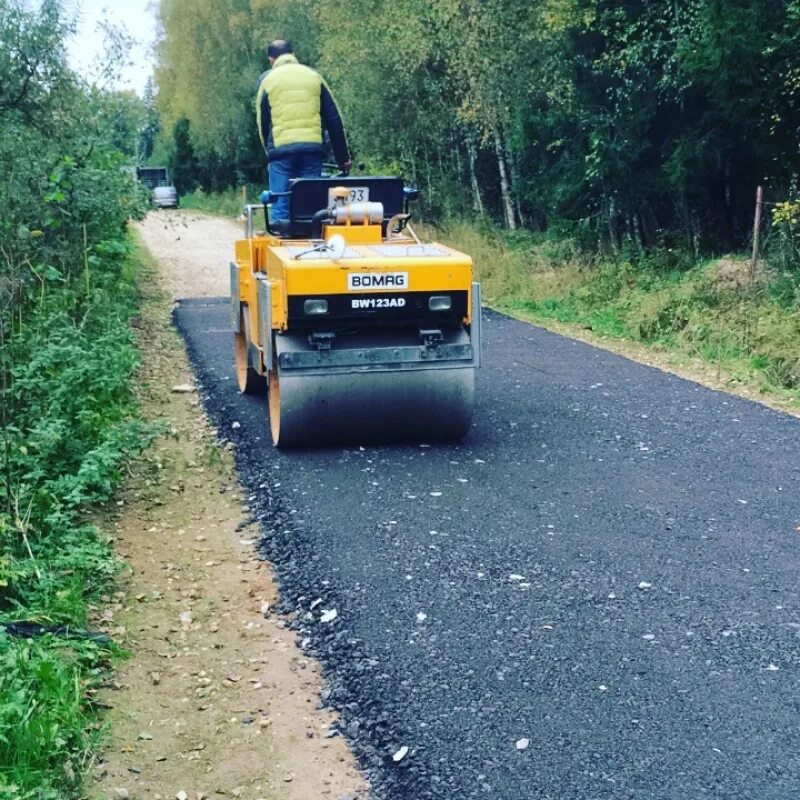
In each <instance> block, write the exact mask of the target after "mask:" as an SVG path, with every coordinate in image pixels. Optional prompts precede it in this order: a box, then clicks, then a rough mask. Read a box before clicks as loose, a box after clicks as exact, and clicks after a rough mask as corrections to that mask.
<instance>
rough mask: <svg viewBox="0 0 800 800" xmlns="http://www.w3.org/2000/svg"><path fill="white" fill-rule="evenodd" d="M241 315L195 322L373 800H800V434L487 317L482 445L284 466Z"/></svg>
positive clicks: (216, 401) (303, 630)
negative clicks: (245, 368) (249, 390)
mask: <svg viewBox="0 0 800 800" xmlns="http://www.w3.org/2000/svg"><path fill="white" fill-rule="evenodd" d="M198 226H199V228H202V227H203V223H198ZM193 230H194V226H193V225H190V228H189V230H188V235H190V236H191V235H192V231H193ZM198 235H201V232H200V231H199V230H198ZM228 260H229V256H228V255H226V256H225V257H224V261H223V262H222V263H221V264H218V266H217V268H219V269H221V270H224V269H226V265H227V262H228ZM190 267H191V265H189V264H188V263H187V265H186V268H187V269H189V268H190ZM194 268H195V269H200V268H203V269H213V268H214V266H213V265H212V264H197V265H195V266H194ZM227 315H228V304H227V300H226V299H220V300H213V299H209V300H195V301H188V302H185V303H182V304H181V306H180V308H179V309H178V310H177V312H176V320H177V322H178V324H179V326H180V329H181V330H182V332H183V333H184V336H185V338H186V341H187V343H188V346H189V352H190V356H191V359H192V362H193V365H194V367H195V370H196V373H197V375H198V378H199V380H200V384H201V387H202V389H201V394H202V400H203V402H204V405H205V407H206V409H207V411H208V413H209V414H210V416H211V418H212V419H213V420H214V422H215V424H216V425H217V427H218V429H219V430H221V431H225V435H226V437H228V438H230V439H231V440H232V441H233V442H234V443H235V457H236V464H237V468H238V472H239V475H240V478H241V480H242V483H243V485H244V487H245V491H246V495H245V497H246V501H247V503H248V504H249V506H250V508H251V513H252V514H253V516H254V517H255V518H256V519H257V520H258V521H259V522H260V525H261V528H262V531H263V534H264V537H263V540H262V546H263V548H264V552H265V553H267V554H268V555H269V557H270V559H271V560H272V562H273V563H274V564H275V567H276V570H277V574H278V577H279V580H280V583H281V589H282V594H283V601H284V603H285V604H287V605H289V606H291V607H292V608H294V609H295V610H296V611H297V613H298V618H297V622H296V626H297V627H298V630H299V633H300V636H301V639H302V642H303V645H304V647H305V649H306V650H307V651H308V652H311V653H314V654H316V655H317V656H318V657H319V658H320V659H321V660H322V662H323V665H324V668H325V670H326V673H327V675H328V678H329V681H330V688H329V690H328V691H329V693H326V695H325V697H326V698H327V700H328V702H330V703H331V704H332V705H333V706H334V707H336V708H338V709H340V710H341V711H342V714H343V720H342V728H343V729H344V730H345V732H346V733H347V736H348V739H349V741H350V742H351V743H352V745H353V747H354V748H355V750H356V752H357V753H358V755H359V757H360V759H361V761H362V764H363V765H364V766H365V767H366V768H367V769H368V772H369V776H370V779H371V782H372V786H373V793H374V796H375V797H376V798H380V800H383V798H386V800H389V799H390V798H391V800H424V799H425V798H430V799H431V800H433V799H434V798H435V799H436V800H439V799H440V798H441V800H452V799H453V798H458V799H459V800H462V799H466V798H484V797H492V798H498V800H530V799H531V798H552V799H553V800H556V799H557V800H580V799H581V798H586V799H587V800H588V799H589V798H592V800H600V799H601V798H603V799H605V798H607V799H608V800H616V799H617V798H637V800H640V799H641V798H648V799H649V798H652V799H653V800H656V798H658V799H660V798H676V799H677V798H699V797H713V798H736V799H737V800H740V799H743V798H754V800H755V798H758V800H785V799H786V798H789V797H794V796H797V795H798V793H800V728H798V725H797V719H798V709H800V680H798V678H800V675H799V674H798V673H799V672H800V634H798V631H800V604H799V603H798V595H797V576H798V574H800V532H799V531H800V462H798V459H797V453H798V452H800V423H799V422H798V420H796V419H794V418H791V417H788V416H785V415H782V414H779V413H776V412H774V411H771V410H769V409H766V408H764V407H762V406H759V405H756V404H753V403H750V402H747V401H745V400H741V399H738V398H734V397H731V396H729V395H724V394H720V393H716V392H713V391H710V390H707V389H704V388H702V387H700V386H698V385H696V384H693V383H689V382H686V381H683V380H681V379H679V378H677V377H675V376H672V375H667V374H664V373H662V372H659V371H657V370H654V369H651V368H648V367H644V366H642V365H639V364H635V363H633V362H630V361H628V360H625V359H623V358H620V357H618V356H615V355H612V354H610V353H607V352H604V351H601V350H598V349H595V348H592V347H589V346H587V345H585V344H582V343H579V342H575V341H571V340H568V339H565V338H562V337H560V336H556V335H553V334H550V333H547V332H545V331H542V330H540V329H538V328H535V327H533V326H530V325H526V324H524V323H520V322H516V321H513V320H510V319H508V318H506V317H503V316H500V315H497V314H492V313H487V314H486V324H485V340H486V341H485V344H486V348H485V352H484V368H483V369H482V371H481V373H480V376H479V380H478V403H477V407H476V415H475V425H474V427H473V430H472V431H471V432H470V434H469V436H468V437H467V438H466V439H465V441H464V442H463V443H462V444H460V445H454V446H436V447H434V446H431V447H425V446H420V447H391V448H389V447H370V448H359V447H351V448H337V449H327V450H316V451H314V450H307V451H297V452H292V451H288V452H277V451H275V450H273V449H272V448H271V446H270V445H269V443H268V442H269V435H268V430H267V422H266V408H265V404H264V401H263V399H261V398H243V397H240V396H239V395H238V393H237V392H236V391H235V384H234V380H233V369H232V366H233V365H232V358H231V352H230V336H229V334H228V333H227V332H226V327H227ZM346 413H353V414H357V413H358V409H352V410H348V411H347V412H346ZM234 423H237V426H236V427H234ZM319 600H321V602H318V601H319ZM332 608H335V609H336V610H337V612H338V616H337V618H336V619H335V620H334V621H333V622H330V623H323V622H322V620H321V610H322V609H332ZM401 748H408V750H407V752H406V754H405V756H404V757H403V758H402V759H401V760H395V758H396V757H399V755H400V753H402V752H404V751H403V750H402V749H401Z"/></svg>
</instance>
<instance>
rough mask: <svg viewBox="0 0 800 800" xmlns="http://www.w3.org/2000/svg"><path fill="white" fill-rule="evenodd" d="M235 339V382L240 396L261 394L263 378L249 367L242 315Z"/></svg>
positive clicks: (247, 340) (247, 341) (247, 344)
mask: <svg viewBox="0 0 800 800" xmlns="http://www.w3.org/2000/svg"><path fill="white" fill-rule="evenodd" d="M234 336H235V337H236V380H237V382H238V384H239V391H240V392H241V393H242V394H263V393H264V388H265V386H264V378H263V377H262V376H261V375H259V374H258V372H256V371H255V370H254V369H253V368H252V367H251V366H250V358H249V354H248V350H249V336H248V335H247V328H246V322H245V317H244V314H243V315H242V318H241V320H240V323H239V332H238V333H235V334H234Z"/></svg>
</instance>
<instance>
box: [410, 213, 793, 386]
mask: <svg viewBox="0 0 800 800" xmlns="http://www.w3.org/2000/svg"><path fill="white" fill-rule="evenodd" d="M424 232H425V234H426V236H431V237H435V238H439V239H440V240H441V241H444V242H446V243H448V244H452V245H454V246H457V247H459V248H460V249H462V250H464V251H466V252H468V253H470V254H471V255H472V256H473V259H474V261H475V267H476V273H477V276H478V279H479V280H480V281H481V283H482V285H483V292H484V298H485V300H486V302H487V303H488V304H489V305H491V306H493V307H495V308H497V309H499V310H502V311H507V312H509V313H511V314H515V315H518V316H522V317H524V318H526V319H530V320H533V321H538V322H540V323H542V324H545V325H546V324H548V322H557V323H560V324H563V325H572V326H578V327H580V328H582V329H589V330H591V331H592V332H593V333H594V334H595V335H597V336H599V337H603V338H608V339H617V340H629V341H634V342H638V343H642V344H645V345H648V346H651V347H655V348H658V349H659V350H662V351H668V352H671V353H674V354H677V355H680V356H685V357H686V358H692V359H697V358H699V359H702V360H703V361H705V362H706V363H707V364H708V365H709V367H710V368H713V369H714V370H716V371H720V370H724V371H725V373H726V375H728V376H729V377H730V378H731V380H733V381H735V382H740V383H742V384H747V385H749V386H752V387H754V388H756V389H758V390H760V391H762V392H765V393H775V394H778V395H782V396H785V397H788V398H791V399H793V400H795V401H797V400H800V273H798V272H797V271H794V272H792V271H789V272H777V271H776V270H774V269H772V268H771V267H770V266H769V264H767V265H765V266H763V267H762V269H761V271H760V272H759V274H758V275H757V276H756V277H755V279H754V280H753V279H752V278H751V276H750V273H749V265H748V263H747V261H746V258H745V257H744V256H741V257H732V258H726V259H719V260H715V261H705V262H702V263H699V264H696V265H694V266H689V267H687V266H685V265H684V264H682V263H681V262H680V260H679V259H678V258H677V257H676V256H675V255H674V254H672V253H670V252H664V253H654V254H651V255H649V256H648V257H646V258H644V257H639V258H636V259H624V258H622V257H617V258H615V259H609V258H606V259H602V258H598V257H591V258H587V257H586V256H584V255H582V252H581V248H580V247H579V246H578V244H577V243H576V242H574V241H572V240H570V239H568V238H567V239H560V240H558V239H556V240H554V239H550V238H548V237H546V236H544V235H536V234H525V233H523V234H513V235H509V234H503V233H500V232H497V231H496V230H494V229H491V228H487V227H481V226H474V225H471V224H468V223H465V222H451V223H448V224H446V225H443V226H442V227H440V228H438V229H432V228H427V229H425V231H424Z"/></svg>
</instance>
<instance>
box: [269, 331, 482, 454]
mask: <svg viewBox="0 0 800 800" xmlns="http://www.w3.org/2000/svg"><path fill="white" fill-rule="evenodd" d="M287 338H288V337H287ZM287 344H288V345H289V347H288V348H287ZM276 348H277V351H278V355H280V352H281V351H282V350H284V349H291V344H290V343H288V342H286V341H283V342H281V341H280V340H279V341H278V342H276ZM474 397H475V370H474V366H473V365H472V364H470V363H460V364H459V363H431V364H423V365H420V366H418V367H416V366H413V367H408V365H405V367H404V368H397V366H396V365H393V366H391V365H387V366H386V368H381V366H380V365H371V366H370V368H369V369H367V368H364V369H352V370H342V369H335V368H332V369H329V370H326V369H324V368H320V369H318V370H313V371H310V372H302V371H296V370H281V368H280V365H279V366H278V370H277V374H276V373H275V372H273V374H272V379H271V381H270V403H269V406H270V418H271V419H270V423H271V427H272V436H273V441H274V442H275V444H276V445H278V446H279V447H314V446H318V445H330V444H359V443H362V444H363V443H379V442H402V441H417V442H419V441H454V440H458V439H461V438H462V437H463V436H464V435H465V434H466V433H467V431H468V430H469V427H470V424H471V422H472V409H473V404H474Z"/></svg>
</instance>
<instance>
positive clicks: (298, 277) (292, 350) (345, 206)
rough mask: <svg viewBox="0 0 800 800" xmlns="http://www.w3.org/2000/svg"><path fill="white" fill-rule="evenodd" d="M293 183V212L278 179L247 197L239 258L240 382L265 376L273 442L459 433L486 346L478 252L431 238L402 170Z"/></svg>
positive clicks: (454, 436)
mask: <svg viewBox="0 0 800 800" xmlns="http://www.w3.org/2000/svg"><path fill="white" fill-rule="evenodd" d="M288 196H289V218H288V219H287V220H272V221H271V220H270V205H271V203H272V201H274V200H275V199H276V195H274V194H272V195H270V193H269V192H265V193H264V194H263V195H262V196H261V203H258V204H252V205H251V204H248V205H247V206H245V209H244V220H245V223H244V224H245V232H244V238H242V239H240V240H239V241H237V242H236V257H235V261H233V262H232V263H231V265H230V276H231V322H232V325H233V330H234V338H235V351H236V374H237V379H238V384H239V390H240V391H241V392H243V393H246V394H252V393H263V392H264V391H265V390H266V392H267V397H268V407H269V424H270V428H271V432H272V441H273V443H274V444H275V445H276V446H277V447H314V446H323V445H330V444H362V443H379V442H400V441H417V442H428V441H448V440H449V441H453V440H458V439H461V438H462V437H463V436H464V435H465V434H466V433H467V431H468V430H469V427H470V424H471V421H472V410H473V405H474V396H475V370H476V368H478V367H479V366H480V354H481V293H480V285H479V284H478V283H476V282H474V281H473V269H472V259H471V258H470V257H469V256H468V255H466V254H464V253H461V252H459V251H458V250H454V249H453V248H451V247H447V246H445V245H443V244H439V243H436V242H430V243H428V242H423V241H421V240H420V238H419V237H418V236H417V234H416V233H415V231H414V229H413V227H412V226H411V224H410V219H411V212H410V204H411V203H412V202H413V201H414V200H415V199H416V197H417V192H416V190H415V189H413V188H412V187H409V186H406V185H405V183H404V181H403V179H402V178H398V177H358V176H342V175H340V176H331V177H320V178H299V179H297V180H295V181H293V182H292V183H291V185H290V188H289V191H288ZM262 212H263V216H262ZM262 227H263V230H260V228H262ZM257 228H258V229H257Z"/></svg>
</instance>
